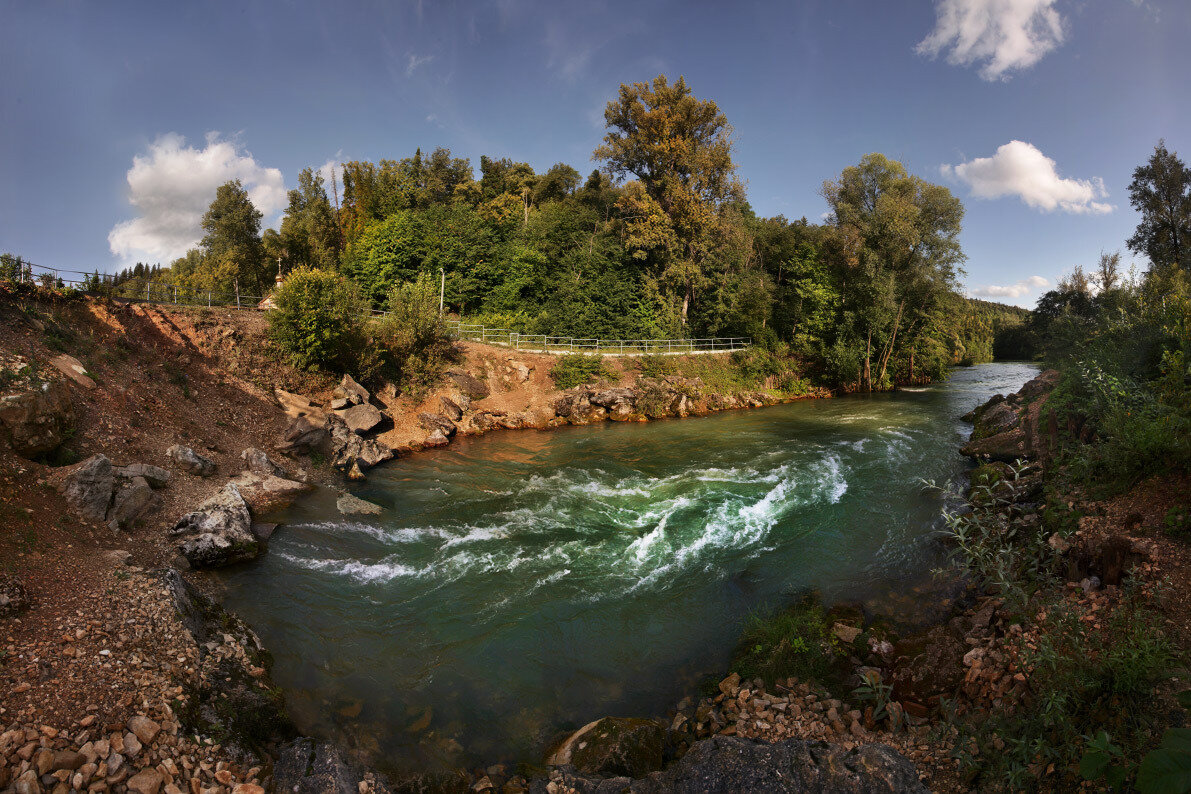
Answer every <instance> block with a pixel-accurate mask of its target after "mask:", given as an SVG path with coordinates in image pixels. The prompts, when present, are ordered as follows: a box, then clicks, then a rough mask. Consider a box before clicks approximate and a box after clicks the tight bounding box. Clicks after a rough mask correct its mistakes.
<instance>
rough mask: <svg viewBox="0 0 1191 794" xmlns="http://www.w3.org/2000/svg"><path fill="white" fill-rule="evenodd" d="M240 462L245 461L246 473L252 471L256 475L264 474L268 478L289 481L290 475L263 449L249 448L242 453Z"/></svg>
mask: <svg viewBox="0 0 1191 794" xmlns="http://www.w3.org/2000/svg"><path fill="white" fill-rule="evenodd" d="M240 460H242V461H244V470H245V471H250V472H253V473H254V474H263V475H265V476H268V477H281V478H282V479H289V473H288V472H287V471H286V470H285V469H284V468H282V467H281V466H280V465H279V464H278V463H277V462H276V461H275V460H273V459H272V458H270V457H269V454H268V453H267V452H265V451H264V450H263V449H257V448H256V447H249V448H248V449H246V450H244V451H243V452H241V453H240Z"/></svg>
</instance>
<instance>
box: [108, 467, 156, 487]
mask: <svg viewBox="0 0 1191 794" xmlns="http://www.w3.org/2000/svg"><path fill="white" fill-rule="evenodd" d="M115 474H116V476H117V477H121V478H123V479H125V480H131V479H133V478H134V477H143V478H144V479H145V481H146V482H147V483H149V485H150V486H152V487H154V488H164V487H165V486H166V485H168V484H169V481H170V472H169V470H168V469H163V468H161V467H160V466H154V465H152V464H149V463H130V464H128V465H127V466H117V467H116V468H115Z"/></svg>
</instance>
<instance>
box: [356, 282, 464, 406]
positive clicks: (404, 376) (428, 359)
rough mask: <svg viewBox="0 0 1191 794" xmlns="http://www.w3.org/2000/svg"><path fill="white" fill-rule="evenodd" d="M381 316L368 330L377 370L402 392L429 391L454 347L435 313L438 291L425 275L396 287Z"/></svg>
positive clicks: (374, 365)
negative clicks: (392, 381)
mask: <svg viewBox="0 0 1191 794" xmlns="http://www.w3.org/2000/svg"><path fill="white" fill-rule="evenodd" d="M386 308H387V312H386V314H385V316H384V317H383V318H382V319H381V320H379V321H378V322H376V323H375V324H374V325H373V326H372V328H371V334H372V337H371V338H372V344H373V350H374V351H375V355H376V356H377V358H378V361H377V362H375V363H374V364H372V366H370V367H369V369H377V368H379V370H380V371H381V373H383V374H384V375H386V376H388V377H390V378H392V379H393V380H394V381H396V382H397V383H399V384H400V385H401V387H402V389H403V390H406V391H414V392H420V391H422V390H424V389H427V388H429V387H430V386H432V385H433V384H434V382H435V381H436V380H437V379H438V377H439V376H440V375H441V373H442V371H443V370H444V369H445V368H446V366H447V364H449V363H450V362H451V361H453V360H455V357H456V354H455V347H454V345H453V344H452V343H451V339H450V336H449V335H448V334H447V329H446V325H445V323H444V322H443V319H442V317H441V316H440V315H439V312H438V288H437V287H436V286H435V283H434V279H433V278H432V277H431V276H429V275H428V274H425V273H423V274H421V275H419V276H418V278H417V280H416V281H413V282H408V283H405V284H400V285H398V286H396V287H394V288H393V290H392V292H391V293H390V294H389V301H388V305H387V307H386Z"/></svg>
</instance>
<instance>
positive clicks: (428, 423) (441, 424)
mask: <svg viewBox="0 0 1191 794" xmlns="http://www.w3.org/2000/svg"><path fill="white" fill-rule="evenodd" d="M418 424H420V425H421V426H422V427H424V428H425V429H426V430H428V431H429V432H431V433H433V432H434V431H435V430H440V431H442V434H443V435H444V436H447V437H448V438H450V437H451V436H453V435H455V431H456V430H457V429H458V428H457V427H456V426H455V423H454V422H452V421H451V420H450V419H448V418H447V417H445V416H443V415H442V414H432V413H427V412H425V411H423V412H422V413H420V414H418Z"/></svg>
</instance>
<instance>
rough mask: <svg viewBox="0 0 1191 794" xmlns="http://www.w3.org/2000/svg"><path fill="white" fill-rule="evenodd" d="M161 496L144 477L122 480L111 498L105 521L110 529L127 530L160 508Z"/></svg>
mask: <svg viewBox="0 0 1191 794" xmlns="http://www.w3.org/2000/svg"><path fill="white" fill-rule="evenodd" d="M161 503H162V499H161V496H160V495H158V494H157V492H156V491H154V490H153V486H151V485H150V484H149V481H148V480H146V479H145V478H144V477H132V478H130V479H127V480H123V481H122V484H121V486H120V487H119V488H117V489H116V492H115V494H114V495H113V496H112V506H111V507H110V508H108V514H107V521H108V526H109V527H111V528H112V529H129V528H131V527H132V526H133V525H134V524H135V523H136V521H137V519H139V518H140V517H141V516H143V515H145V514H146V513H150V512H152V511H154V510H156V509H157V508H159V507H161Z"/></svg>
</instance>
